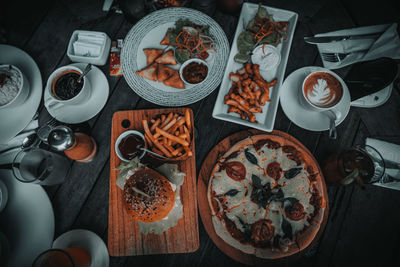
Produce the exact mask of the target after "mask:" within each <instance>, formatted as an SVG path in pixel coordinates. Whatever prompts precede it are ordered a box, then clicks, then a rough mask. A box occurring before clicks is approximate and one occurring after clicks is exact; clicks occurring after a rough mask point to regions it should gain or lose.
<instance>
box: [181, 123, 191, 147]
mask: <svg viewBox="0 0 400 267" xmlns="http://www.w3.org/2000/svg"><path fill="white" fill-rule="evenodd" d="M183 130H184V131H185V134H186V136H187V138H186V139H187V141H188V143H189V144H190V133H189V130H188V128H186V125H183Z"/></svg>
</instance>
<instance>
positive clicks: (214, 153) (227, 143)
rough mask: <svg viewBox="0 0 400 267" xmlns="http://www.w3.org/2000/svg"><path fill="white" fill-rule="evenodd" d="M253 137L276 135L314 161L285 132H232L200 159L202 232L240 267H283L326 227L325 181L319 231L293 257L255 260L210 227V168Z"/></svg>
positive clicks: (315, 240) (199, 182) (199, 189)
mask: <svg viewBox="0 0 400 267" xmlns="http://www.w3.org/2000/svg"><path fill="white" fill-rule="evenodd" d="M257 134H264V135H265V134H270V135H277V136H280V137H283V138H285V139H288V140H290V141H292V142H294V143H295V144H296V145H298V148H299V149H301V150H303V151H304V152H306V153H307V154H309V156H310V157H311V158H312V159H313V160H314V161H315V162H317V161H316V160H315V158H314V156H313V155H312V154H311V152H310V151H309V150H308V149H307V148H306V147H305V146H304V145H303V144H301V143H300V141H298V140H297V139H296V138H294V137H293V136H291V135H289V134H287V133H284V132H281V131H276V130H274V131H272V132H271V133H265V132H262V131H259V130H255V129H249V130H245V131H241V132H238V133H235V134H233V135H231V136H228V137H226V138H225V139H224V140H222V141H221V142H219V143H218V145H216V146H215V147H214V148H213V149H212V150H211V151H210V153H209V154H208V155H207V158H206V159H205V160H204V162H203V165H202V166H201V170H200V173H199V179H198V182H197V194H198V198H199V212H200V217H201V220H202V221H203V224H204V228H205V229H206V231H207V233H208V235H209V236H210V237H211V239H212V240H213V241H214V243H215V245H216V246H217V247H218V248H219V249H220V250H222V252H224V253H225V254H226V255H228V256H229V257H231V258H232V259H234V260H236V261H238V262H241V263H243V264H247V265H257V266H262V265H263V266H267V265H266V264H268V266H286V265H287V264H288V263H289V262H292V261H295V260H296V259H298V258H299V257H300V256H302V255H303V254H304V253H306V252H307V251H308V250H310V249H311V248H312V247H313V246H314V245H315V243H316V242H317V241H318V239H319V238H320V236H321V234H322V233H323V231H324V229H325V225H326V222H327V219H328V208H329V206H328V205H327V203H328V193H327V191H326V185H325V182H323V192H321V193H322V195H323V196H324V198H325V203H326V207H325V211H324V216H323V220H322V223H321V226H320V229H319V231H318V233H317V235H316V236H315V238H314V240H313V241H312V242H311V244H310V245H309V246H308V247H307V248H306V249H304V250H302V251H300V252H298V253H296V254H294V255H291V256H289V257H285V258H280V259H262V258H257V257H255V256H254V255H250V254H246V253H244V252H242V251H240V250H238V249H236V248H234V247H232V246H230V245H229V244H227V243H225V241H224V240H222V239H221V238H220V237H219V236H218V235H217V233H216V232H215V230H214V225H213V223H212V218H211V209H210V206H209V204H208V199H207V189H208V182H209V179H210V175H211V172H212V170H213V169H214V166H215V164H216V162H217V159H218V158H219V157H220V156H222V155H224V154H225V152H226V151H228V150H229V149H230V148H231V147H232V146H233V145H234V144H236V143H237V142H239V141H241V140H243V139H245V138H247V137H248V136H251V135H257ZM316 166H317V167H318V172H319V173H320V176H321V179H322V180H323V181H324V178H323V176H322V171H321V169H320V167H319V165H318V164H316Z"/></svg>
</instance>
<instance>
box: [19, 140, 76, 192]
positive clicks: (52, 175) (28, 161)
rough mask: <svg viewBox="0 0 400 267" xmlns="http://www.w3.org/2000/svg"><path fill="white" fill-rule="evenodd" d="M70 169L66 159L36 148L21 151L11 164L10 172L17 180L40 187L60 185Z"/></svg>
mask: <svg viewBox="0 0 400 267" xmlns="http://www.w3.org/2000/svg"><path fill="white" fill-rule="evenodd" d="M70 167H71V164H70V161H69V160H68V159H67V158H66V157H64V156H62V155H59V154H56V153H53V152H51V151H47V150H43V149H40V148H37V147H33V148H28V149H23V150H21V151H20V152H18V154H17V155H16V156H15V158H14V161H13V163H12V171H13V174H14V176H15V178H17V180H19V181H20V182H23V183H36V184H40V185H55V184H60V183H62V182H63V181H64V180H65V178H66V177H67V176H68V174H69V171H70Z"/></svg>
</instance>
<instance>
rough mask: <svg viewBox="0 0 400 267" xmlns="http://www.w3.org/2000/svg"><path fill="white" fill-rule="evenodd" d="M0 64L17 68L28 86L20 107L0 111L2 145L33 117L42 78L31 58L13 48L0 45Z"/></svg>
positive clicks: (37, 104)
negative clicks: (27, 93)
mask: <svg viewBox="0 0 400 267" xmlns="http://www.w3.org/2000/svg"><path fill="white" fill-rule="evenodd" d="M0 63H1V64H12V65H15V66H17V67H18V68H19V69H20V70H21V71H22V72H23V73H24V74H25V76H26V77H27V79H28V80H29V84H30V89H29V95H28V97H27V98H26V100H25V102H24V103H23V104H22V105H19V106H15V107H9V108H4V109H2V110H0V129H1V130H0V144H4V143H7V142H8V141H9V140H10V139H11V138H13V137H14V136H16V135H17V134H18V133H19V132H21V130H23V129H24V128H25V127H26V126H27V125H28V124H29V122H30V121H31V120H32V118H33V116H34V115H35V112H36V110H37V108H38V107H39V104H40V99H41V97H42V76H41V75H40V70H39V68H38V66H37V65H36V63H35V61H34V60H33V59H32V58H31V56H29V55H28V54H27V53H26V52H24V51H22V50H21V49H19V48H17V47H14V46H10V45H3V44H0ZM10 115H11V116H10Z"/></svg>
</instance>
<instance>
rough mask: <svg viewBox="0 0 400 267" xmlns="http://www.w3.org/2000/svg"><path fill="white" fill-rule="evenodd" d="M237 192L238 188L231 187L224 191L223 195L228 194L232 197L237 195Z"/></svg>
mask: <svg viewBox="0 0 400 267" xmlns="http://www.w3.org/2000/svg"><path fill="white" fill-rule="evenodd" d="M237 193H239V190H237V189H231V190H229V191H228V192H226V193H225V196H230V197H234V196H236V195H237Z"/></svg>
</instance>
